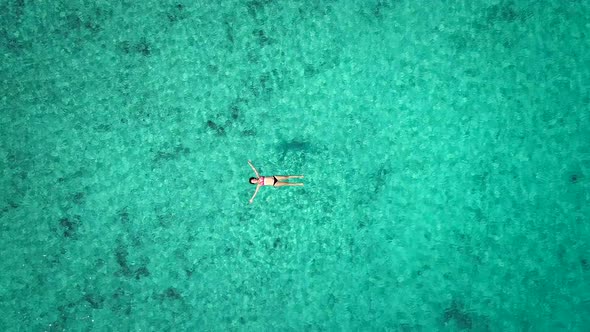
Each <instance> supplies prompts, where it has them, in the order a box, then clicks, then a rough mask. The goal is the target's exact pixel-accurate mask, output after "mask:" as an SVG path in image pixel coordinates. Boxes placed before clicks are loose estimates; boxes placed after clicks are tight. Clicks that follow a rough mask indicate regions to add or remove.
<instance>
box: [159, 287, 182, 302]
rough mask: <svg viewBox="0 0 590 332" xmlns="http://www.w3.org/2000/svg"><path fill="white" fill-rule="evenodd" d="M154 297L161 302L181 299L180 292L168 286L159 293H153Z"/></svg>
mask: <svg viewBox="0 0 590 332" xmlns="http://www.w3.org/2000/svg"><path fill="white" fill-rule="evenodd" d="M154 298H156V299H158V300H160V302H163V301H165V300H182V294H181V293H180V292H179V291H178V289H176V288H174V287H168V288H167V289H166V290H164V291H163V292H162V293H160V294H156V295H154Z"/></svg>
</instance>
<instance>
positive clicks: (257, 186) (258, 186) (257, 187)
mask: <svg viewBox="0 0 590 332" xmlns="http://www.w3.org/2000/svg"><path fill="white" fill-rule="evenodd" d="M258 189H260V185H256V191H254V195H252V198H250V204H252V202H253V201H254V197H256V194H258Z"/></svg>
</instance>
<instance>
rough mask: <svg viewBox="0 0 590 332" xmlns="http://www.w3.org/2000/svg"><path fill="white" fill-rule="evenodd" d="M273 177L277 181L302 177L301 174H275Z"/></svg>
mask: <svg viewBox="0 0 590 332" xmlns="http://www.w3.org/2000/svg"><path fill="white" fill-rule="evenodd" d="M275 178H277V180H279V181H283V180H288V179H303V175H275Z"/></svg>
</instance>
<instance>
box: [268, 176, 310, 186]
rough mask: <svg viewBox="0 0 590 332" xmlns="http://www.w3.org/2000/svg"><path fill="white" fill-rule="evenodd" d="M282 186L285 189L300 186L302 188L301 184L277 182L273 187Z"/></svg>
mask: <svg viewBox="0 0 590 332" xmlns="http://www.w3.org/2000/svg"><path fill="white" fill-rule="evenodd" d="M277 178H278V176H277ZM283 186H285V187H294V186H297V187H300V186H303V183H295V182H277V183H275V185H274V187H283Z"/></svg>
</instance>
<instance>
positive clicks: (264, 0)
mask: <svg viewBox="0 0 590 332" xmlns="http://www.w3.org/2000/svg"><path fill="white" fill-rule="evenodd" d="M273 1H274V0H253V1H248V2H247V3H246V7H247V8H248V14H250V16H252V17H253V18H254V19H258V18H259V16H260V15H262V14H263V13H264V9H265V8H266V6H268V5H269V4H271V3H273Z"/></svg>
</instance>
